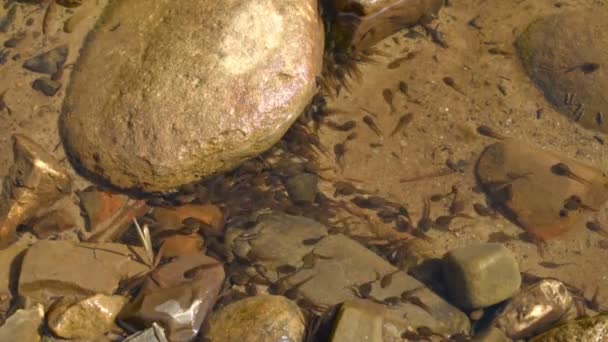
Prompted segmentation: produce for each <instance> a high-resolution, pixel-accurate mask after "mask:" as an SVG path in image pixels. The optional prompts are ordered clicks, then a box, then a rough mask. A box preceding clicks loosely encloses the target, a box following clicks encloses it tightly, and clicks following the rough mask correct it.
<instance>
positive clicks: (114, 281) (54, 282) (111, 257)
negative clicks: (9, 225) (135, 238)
mask: <svg viewBox="0 0 608 342" xmlns="http://www.w3.org/2000/svg"><path fill="white" fill-rule="evenodd" d="M135 253H136V254H135ZM145 258H146V254H145V251H144V250H143V249H142V248H139V247H132V246H126V245H120V244H115V243H100V244H91V243H71V242H67V241H52V240H41V241H38V242H37V243H35V244H34V245H33V246H31V247H30V248H29V249H28V251H27V252H26V253H25V256H24V258H23V263H22V266H21V273H20V276H19V286H18V292H19V296H20V297H21V299H22V300H24V302H25V306H26V307H29V306H31V305H32V304H34V303H42V304H44V305H45V306H50V304H52V303H53V302H54V300H55V299H56V298H60V297H66V296H74V297H77V298H85V297H88V296H90V295H92V294H96V293H98V294H105V295H112V294H113V293H114V292H115V291H116V290H117V289H118V286H119V283H120V282H121V281H123V280H126V279H131V278H134V277H136V276H139V275H141V274H144V273H145V272H146V271H148V269H149V268H148V266H146V265H144V264H142V263H141V262H139V260H146V259H145ZM49 284H51V285H49Z"/></svg>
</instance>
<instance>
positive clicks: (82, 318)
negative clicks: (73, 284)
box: [47, 295, 127, 339]
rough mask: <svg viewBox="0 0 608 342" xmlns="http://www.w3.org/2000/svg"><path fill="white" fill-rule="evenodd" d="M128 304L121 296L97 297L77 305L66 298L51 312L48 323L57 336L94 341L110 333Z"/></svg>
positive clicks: (51, 309) (50, 310)
mask: <svg viewBox="0 0 608 342" xmlns="http://www.w3.org/2000/svg"><path fill="white" fill-rule="evenodd" d="M126 303H127V298H125V297H121V296H106V295H95V296H93V297H89V298H86V299H83V300H81V301H79V302H75V303H74V302H73V301H72V300H70V299H69V298H63V299H61V300H59V301H58V302H57V303H55V304H53V306H52V307H51V308H50V309H49V312H48V316H47V324H48V327H49V329H51V331H52V332H53V333H54V334H55V335H56V336H58V337H62V338H66V339H78V338H80V339H94V338H96V337H99V336H101V335H103V334H105V333H106V332H108V331H110V329H111V328H112V326H113V325H114V320H115V319H116V316H117V315H118V313H119V312H120V310H121V309H122V307H123V306H124V305H125V304H126Z"/></svg>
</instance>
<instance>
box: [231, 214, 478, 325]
mask: <svg viewBox="0 0 608 342" xmlns="http://www.w3.org/2000/svg"><path fill="white" fill-rule="evenodd" d="M231 249H232V251H233V252H235V254H237V255H238V256H240V257H244V258H248V259H249V260H250V261H251V262H255V264H256V265H258V266H259V268H258V269H259V272H262V276H263V277H264V278H266V279H270V280H271V281H273V282H277V283H283V282H284V283H285V288H287V289H290V292H293V293H290V294H289V295H290V298H297V299H298V300H303V301H305V302H308V303H312V304H314V305H315V306H317V307H331V306H334V305H337V304H340V303H342V302H344V301H348V300H352V299H357V298H359V297H360V296H368V297H369V298H371V299H373V300H377V301H380V302H381V301H383V300H385V299H386V300H389V301H392V302H391V304H390V305H391V306H392V308H393V309H394V310H395V312H397V313H398V314H400V315H404V314H407V317H408V324H410V325H411V326H412V327H414V328H417V327H420V326H425V327H428V328H431V329H432V330H433V331H436V332H438V333H446V334H454V333H461V332H465V331H468V329H469V320H468V318H467V317H466V315H465V314H464V313H462V312H461V311H460V310H458V309H456V308H455V307H453V306H452V305H450V304H449V303H447V302H446V301H445V300H443V299H442V298H441V297H439V296H438V295H436V294H435V293H434V292H432V291H431V290H430V289H428V288H427V287H426V286H424V284H422V283H421V282H419V281H418V280H416V279H415V278H413V277H411V276H409V275H408V274H407V273H405V272H402V271H399V270H398V269H396V268H395V267H393V266H392V265H391V264H389V263H388V262H387V261H386V260H384V259H382V258H381V257H379V256H378V255H376V254H374V253H373V252H372V251H370V250H368V249H367V248H365V247H364V246H362V245H361V244H359V243H357V242H356V241H354V240H352V239H350V238H348V237H347V236H345V235H341V234H337V235H327V228H325V227H324V226H323V225H322V224H320V223H318V222H316V221H313V220H311V219H308V218H303V217H295V216H289V215H284V214H269V215H264V216H261V217H259V218H258V221H257V224H256V226H255V227H254V228H253V229H250V230H245V231H243V232H242V235H241V236H240V237H239V236H237V237H235V238H234V243H233V244H232V247H231ZM286 266H287V267H289V268H291V269H293V270H294V272H293V273H291V274H289V275H288V276H282V275H281V272H280V268H285V267H286ZM378 274H380V275H381V277H384V276H386V275H389V274H391V276H390V278H391V279H390V281H388V284H386V283H385V284H384V286H382V284H381V280H380V279H378ZM279 279H280V281H278V280H279ZM364 283H369V284H370V289H369V293H368V294H357V293H355V292H356V291H354V290H353V289H357V288H358V287H359V286H360V285H361V284H364ZM277 287H280V286H277ZM404 293H405V295H404ZM402 296H403V297H402ZM395 300H396V301H395Z"/></svg>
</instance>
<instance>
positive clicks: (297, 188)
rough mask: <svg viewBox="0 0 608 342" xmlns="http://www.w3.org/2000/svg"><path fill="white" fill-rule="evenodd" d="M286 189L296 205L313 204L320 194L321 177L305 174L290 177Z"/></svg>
mask: <svg viewBox="0 0 608 342" xmlns="http://www.w3.org/2000/svg"><path fill="white" fill-rule="evenodd" d="M285 188H286V189H287V193H288V194H289V197H290V198H291V200H292V201H293V202H294V203H312V202H314V200H315V197H316V196H317V193H318V192H319V177H318V176H317V175H313V174H311V173H306V172H303V173H300V174H297V175H295V176H293V177H289V178H288V179H287V181H286V182H285Z"/></svg>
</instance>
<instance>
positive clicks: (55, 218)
mask: <svg viewBox="0 0 608 342" xmlns="http://www.w3.org/2000/svg"><path fill="white" fill-rule="evenodd" d="M28 226H30V227H31V228H32V232H33V233H34V235H36V237H37V238H39V239H48V238H49V237H52V236H57V235H59V234H61V233H62V232H65V231H68V230H71V229H73V228H75V227H76V223H75V222H74V220H73V219H72V217H71V216H70V214H69V213H68V212H67V211H66V210H61V209H60V210H52V211H50V212H48V213H45V214H44V215H42V216H40V217H36V218H34V219H33V220H32V222H31V223H29V224H28Z"/></svg>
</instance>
